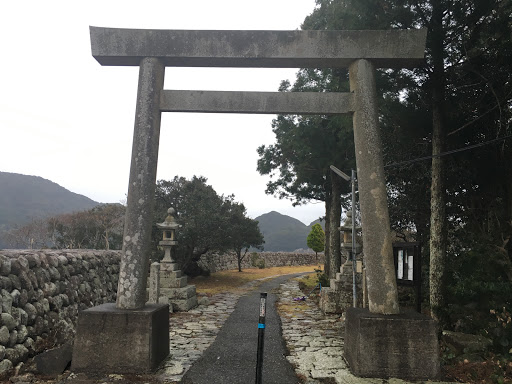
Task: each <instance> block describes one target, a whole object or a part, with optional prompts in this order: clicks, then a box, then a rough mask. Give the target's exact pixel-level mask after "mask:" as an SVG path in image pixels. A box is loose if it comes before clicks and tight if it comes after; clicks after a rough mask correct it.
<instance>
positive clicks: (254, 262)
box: [251, 252, 260, 267]
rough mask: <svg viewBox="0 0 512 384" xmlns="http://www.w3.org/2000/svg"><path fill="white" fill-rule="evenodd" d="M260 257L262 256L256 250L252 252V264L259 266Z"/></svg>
mask: <svg viewBox="0 0 512 384" xmlns="http://www.w3.org/2000/svg"><path fill="white" fill-rule="evenodd" d="M259 259H260V256H259V255H258V254H257V253H256V252H253V253H251V265H252V266H253V267H257V266H258V261H259Z"/></svg>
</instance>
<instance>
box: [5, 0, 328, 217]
mask: <svg viewBox="0 0 512 384" xmlns="http://www.w3.org/2000/svg"><path fill="white" fill-rule="evenodd" d="M314 6H315V2H314V0H258V1H251V2H249V1H244V0H216V1H212V0H187V1H183V0H180V1H174V0H167V1H155V0H146V1H143V2H142V1H129V0H122V1H117V0H108V1H105V0H88V1H82V0H80V1H69V0H66V1H51V0H49V1H40V0H29V1H4V2H2V4H1V5H0V15H1V16H0V41H1V49H2V64H1V65H0V68H1V71H0V84H1V92H0V132H1V136H0V137H1V142H2V146H1V150H0V171H4V172H15V173H21V174H26V175H36V176H41V177H43V178H45V179H49V180H52V181H54V182H56V183H58V184H60V185H61V186H63V187H65V188H67V189H69V190H71V191H73V192H76V193H80V194H83V195H85V196H88V197H90V198H91V199H93V200H96V201H99V202H104V203H107V202H119V201H121V200H123V199H124V198H125V194H126V192H127V187H128V176H129V167H130V158H131V143H132V134H133V121H134V115H135V99H136V93H137V78H138V68H136V67H102V66H100V65H99V64H98V63H97V62H96V60H94V58H93V57H92V56H91V50H90V40H89V25H93V26H101V27H119V28H154V29H247V30H250V29H254V30H265V29H266V30H293V29H298V28H299V27H300V24H301V22H302V21H303V20H304V18H305V16H307V15H308V14H310V13H311V12H312V11H313V9H314ZM295 72H296V70H295V69H275V70H274V69H219V68H215V69H205V68H203V69H201V68H167V69H166V76H165V89H203V90H241V91H277V88H278V86H279V83H280V81H281V80H284V79H289V80H290V81H293V80H294V79H295ZM274 117H275V116H272V115H237V114H232V115H228V114H180V113H164V114H163V115H162V129H161V137H160V153H159V163H158V176H157V177H158V179H171V178H173V177H174V176H175V175H180V176H185V177H187V178H190V177H191V176H193V175H202V176H205V177H207V178H208V183H209V184H211V185H212V186H213V187H214V188H215V190H216V191H217V192H218V193H219V194H226V195H227V194H231V193H233V194H235V198H236V200H237V201H241V202H243V203H244V204H245V206H246V207H247V209H248V212H249V216H251V217H256V216H258V215H260V214H262V213H266V212H269V211H271V210H277V211H279V212H281V213H283V214H287V215H290V216H293V217H295V218H297V219H299V220H301V221H303V222H304V223H306V224H309V223H310V222H311V221H313V220H315V219H317V218H318V217H319V216H322V215H323V214H324V206H323V204H322V203H319V202H317V203H316V204H314V203H311V204H308V205H307V206H302V207H296V208H293V207H292V206H291V202H289V201H286V200H278V199H277V198H274V197H272V196H267V195H265V193H264V190H265V184H266V182H267V181H268V178H267V177H263V176H260V175H259V174H258V172H257V171H256V161H257V158H258V156H257V153H256V148H257V147H258V146H259V145H262V144H272V143H273V142H274V140H275V137H274V134H273V133H272V130H271V126H270V124H271V120H272V119H273V118H274Z"/></svg>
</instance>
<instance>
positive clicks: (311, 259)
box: [199, 252, 324, 273]
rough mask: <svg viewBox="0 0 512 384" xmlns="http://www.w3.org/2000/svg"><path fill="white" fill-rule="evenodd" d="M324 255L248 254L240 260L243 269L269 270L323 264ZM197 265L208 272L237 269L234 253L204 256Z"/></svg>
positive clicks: (288, 253) (293, 253)
mask: <svg viewBox="0 0 512 384" xmlns="http://www.w3.org/2000/svg"><path fill="white" fill-rule="evenodd" d="M323 262H324V255H323V254H321V253H319V254H318V257H317V256H316V255H315V253H296V252H252V253H251V252H248V253H247V254H246V255H245V257H244V259H243V260H242V269H244V268H255V267H260V268H271V267H283V266H295V265H312V264H323ZM199 265H200V266H201V267H202V268H203V269H206V270H208V271H210V272H212V273H213V272H217V271H225V270H230V269H238V262H237V258H236V254H235V253H224V254H217V253H212V254H206V255H203V256H202V257H201V259H200V260H199Z"/></svg>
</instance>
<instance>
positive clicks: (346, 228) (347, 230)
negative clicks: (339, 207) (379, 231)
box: [339, 211, 362, 272]
mask: <svg viewBox="0 0 512 384" xmlns="http://www.w3.org/2000/svg"><path fill="white" fill-rule="evenodd" d="M352 229H353V222H352V212H351V211H347V219H346V220H345V222H344V223H343V225H342V226H341V227H339V230H340V232H341V235H342V236H343V239H342V244H341V248H342V249H343V250H344V252H343V253H344V254H345V255H348V257H347V261H346V263H345V264H352V259H355V256H356V255H358V254H359V253H361V249H362V247H361V245H360V244H359V243H358V242H357V241H355V247H352ZM355 230H356V232H357V231H360V230H361V227H355ZM354 239H355V236H354ZM354 251H355V255H353V254H352V253H353V252H354ZM357 264H358V265H357V266H358V268H357V269H358V270H357V272H361V270H360V268H361V266H360V263H359V262H358V263H357Z"/></svg>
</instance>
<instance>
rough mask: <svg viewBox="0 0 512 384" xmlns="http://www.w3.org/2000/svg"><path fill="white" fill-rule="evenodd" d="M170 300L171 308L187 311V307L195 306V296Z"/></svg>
mask: <svg viewBox="0 0 512 384" xmlns="http://www.w3.org/2000/svg"><path fill="white" fill-rule="evenodd" d="M171 302H172V307H173V310H176V311H188V310H189V309H192V308H195V307H197V296H193V297H190V298H188V299H185V300H171Z"/></svg>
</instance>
